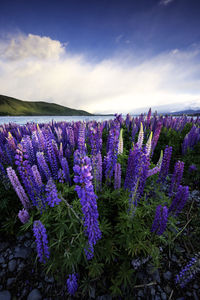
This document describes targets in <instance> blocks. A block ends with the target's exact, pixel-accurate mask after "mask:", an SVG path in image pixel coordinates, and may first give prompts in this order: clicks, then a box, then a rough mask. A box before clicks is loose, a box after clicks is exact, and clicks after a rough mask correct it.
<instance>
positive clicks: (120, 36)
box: [115, 34, 123, 43]
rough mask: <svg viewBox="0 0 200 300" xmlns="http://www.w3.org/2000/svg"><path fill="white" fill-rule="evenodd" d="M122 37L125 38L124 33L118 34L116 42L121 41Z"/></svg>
mask: <svg viewBox="0 0 200 300" xmlns="http://www.w3.org/2000/svg"><path fill="white" fill-rule="evenodd" d="M122 38H123V35H122V34H120V35H118V36H117V37H116V38H115V42H116V43H119V42H120V41H121V39H122Z"/></svg>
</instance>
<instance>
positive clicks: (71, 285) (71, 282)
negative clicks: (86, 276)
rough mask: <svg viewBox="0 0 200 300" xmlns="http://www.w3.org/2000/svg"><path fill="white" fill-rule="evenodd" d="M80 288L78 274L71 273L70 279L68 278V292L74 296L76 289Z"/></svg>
mask: <svg viewBox="0 0 200 300" xmlns="http://www.w3.org/2000/svg"><path fill="white" fill-rule="evenodd" d="M77 288H78V283H77V275H76V274H74V273H73V274H70V275H69V277H68V279H67V290H68V293H69V294H70V295H71V296H74V295H75V293H76V290H77Z"/></svg>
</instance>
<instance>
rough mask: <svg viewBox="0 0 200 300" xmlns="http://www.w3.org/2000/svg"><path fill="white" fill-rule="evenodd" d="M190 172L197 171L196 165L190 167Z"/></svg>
mask: <svg viewBox="0 0 200 300" xmlns="http://www.w3.org/2000/svg"><path fill="white" fill-rule="evenodd" d="M188 171H189V172H190V173H193V172H195V171H197V167H196V165H194V164H192V165H190V166H189V169H188Z"/></svg>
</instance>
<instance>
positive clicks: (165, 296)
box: [161, 292, 167, 300]
mask: <svg viewBox="0 0 200 300" xmlns="http://www.w3.org/2000/svg"><path fill="white" fill-rule="evenodd" d="M161 299H162V300H167V295H166V294H165V293H164V292H163V293H162V294H161Z"/></svg>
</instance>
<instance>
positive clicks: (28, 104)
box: [0, 95, 92, 116]
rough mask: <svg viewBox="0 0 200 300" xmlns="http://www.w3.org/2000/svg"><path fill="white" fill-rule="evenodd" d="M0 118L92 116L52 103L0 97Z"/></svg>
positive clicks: (85, 112) (82, 111)
mask: <svg viewBox="0 0 200 300" xmlns="http://www.w3.org/2000/svg"><path fill="white" fill-rule="evenodd" d="M0 116H92V114H90V113H88V112H87V111H84V110H77V109H72V108H69V107H65V106H62V105H58V104H54V103H48V102H42V101H38V102H35V101H22V100H18V99H15V98H12V97H8V96H4V95H0Z"/></svg>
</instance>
